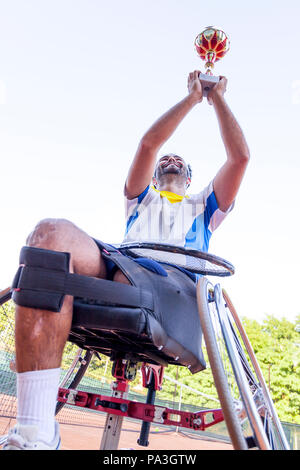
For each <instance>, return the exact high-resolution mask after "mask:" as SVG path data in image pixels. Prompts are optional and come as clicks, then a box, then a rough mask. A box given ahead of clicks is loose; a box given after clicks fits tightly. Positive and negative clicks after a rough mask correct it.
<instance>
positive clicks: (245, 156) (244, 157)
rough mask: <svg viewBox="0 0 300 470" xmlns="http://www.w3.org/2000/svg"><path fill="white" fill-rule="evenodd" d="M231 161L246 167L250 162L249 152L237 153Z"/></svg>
mask: <svg viewBox="0 0 300 470" xmlns="http://www.w3.org/2000/svg"><path fill="white" fill-rule="evenodd" d="M233 161H234V162H235V163H236V164H238V165H239V166H244V167H246V166H247V165H248V163H249V161H250V152H249V150H245V151H244V152H239V153H238V154H237V155H236V157H235V158H233Z"/></svg>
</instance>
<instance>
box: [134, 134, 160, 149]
mask: <svg viewBox="0 0 300 470" xmlns="http://www.w3.org/2000/svg"><path fill="white" fill-rule="evenodd" d="M139 147H140V149H142V150H145V151H149V150H158V149H159V147H160V142H158V139H157V138H156V136H155V135H154V134H150V133H148V134H145V135H144V136H143V137H142V139H141V140H140V145H139Z"/></svg>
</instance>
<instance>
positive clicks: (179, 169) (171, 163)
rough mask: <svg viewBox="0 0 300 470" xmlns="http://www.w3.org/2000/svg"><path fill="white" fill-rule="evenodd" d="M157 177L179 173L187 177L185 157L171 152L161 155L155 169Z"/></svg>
mask: <svg viewBox="0 0 300 470" xmlns="http://www.w3.org/2000/svg"><path fill="white" fill-rule="evenodd" d="M155 173H156V179H157V180H159V179H160V177H161V176H162V175H166V174H177V175H180V176H184V177H185V178H187V174H188V170H187V165H186V163H185V161H184V160H183V158H181V157H179V156H178V155H175V154H173V153H170V154H168V155H164V156H163V157H161V158H160V159H159V161H158V163H157V165H156V169H155Z"/></svg>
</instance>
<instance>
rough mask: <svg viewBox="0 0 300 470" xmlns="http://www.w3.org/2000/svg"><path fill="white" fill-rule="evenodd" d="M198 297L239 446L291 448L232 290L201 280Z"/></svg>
mask: <svg viewBox="0 0 300 470" xmlns="http://www.w3.org/2000/svg"><path fill="white" fill-rule="evenodd" d="M197 300H198V308H199V315H200V320H201V325H202V329H203V335H204V340H205V344H206V348H207V354H208V357H209V362H210V365H211V369H212V374H213V377H214V381H215V385H216V388H217V392H218V395H219V399H220V402H221V406H222V411H223V414H224V419H225V422H226V425H227V428H228V433H229V435H230V438H231V441H232V444H233V446H234V448H235V449H238V450H245V449H248V448H258V449H261V450H288V449H289V446H288V443H287V440H286V437H285V434H284V431H283V429H282V426H281V423H280V421H279V419H278V416H277V413H276V410H275V408H274V405H273V402H272V399H271V397H270V395H269V392H268V390H267V387H266V384H265V380H264V378H263V376H262V373H261V371H260V368H259V365H258V362H257V360H256V358H255V355H254V352H253V349H252V347H251V344H250V342H249V340H248V338H247V335H246V332H245V330H244V328H243V326H242V323H241V322H240V320H239V317H238V315H237V313H236V311H235V310H234V307H233V305H232V303H231V301H230V299H229V297H228V295H227V293H226V292H225V291H222V290H221V288H220V286H219V285H216V286H213V285H212V284H211V283H210V282H209V281H208V280H207V279H206V278H201V279H200V281H199V283H198V286H197Z"/></svg>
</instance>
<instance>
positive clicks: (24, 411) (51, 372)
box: [17, 368, 60, 443]
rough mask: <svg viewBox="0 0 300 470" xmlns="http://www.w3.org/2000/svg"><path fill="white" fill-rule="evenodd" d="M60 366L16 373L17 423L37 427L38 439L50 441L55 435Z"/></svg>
mask: <svg viewBox="0 0 300 470" xmlns="http://www.w3.org/2000/svg"><path fill="white" fill-rule="evenodd" d="M59 379H60V368H58V369H46V370H35V371H30V372H20V373H17V398H18V412H17V422H18V424H31V425H35V426H37V427H38V440H41V441H44V442H47V443H50V442H51V441H52V440H53V438H54V435H55V418H54V417H55V407H56V401H57V393H58V387H59Z"/></svg>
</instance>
